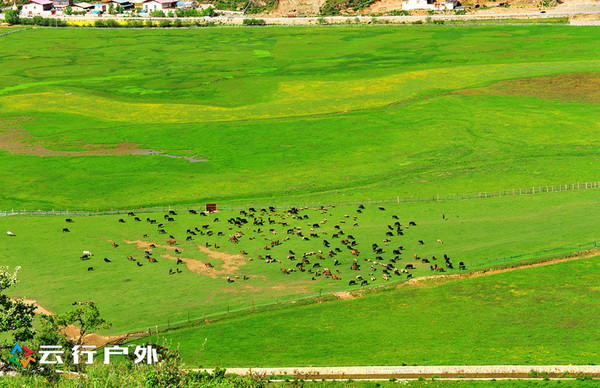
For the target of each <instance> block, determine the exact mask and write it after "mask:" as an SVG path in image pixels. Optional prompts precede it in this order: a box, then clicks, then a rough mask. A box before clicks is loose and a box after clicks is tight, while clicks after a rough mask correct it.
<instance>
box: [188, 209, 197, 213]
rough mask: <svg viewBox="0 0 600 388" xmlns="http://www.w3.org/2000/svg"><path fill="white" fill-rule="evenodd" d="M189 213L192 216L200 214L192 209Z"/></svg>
mask: <svg viewBox="0 0 600 388" xmlns="http://www.w3.org/2000/svg"><path fill="white" fill-rule="evenodd" d="M188 212H189V213H190V214H198V213H197V212H196V211H195V210H194V209H190V210H188Z"/></svg>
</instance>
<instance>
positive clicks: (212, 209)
mask: <svg viewBox="0 0 600 388" xmlns="http://www.w3.org/2000/svg"><path fill="white" fill-rule="evenodd" d="M206 211H207V212H209V213H212V212H216V211H217V204H216V203H207V204H206Z"/></svg>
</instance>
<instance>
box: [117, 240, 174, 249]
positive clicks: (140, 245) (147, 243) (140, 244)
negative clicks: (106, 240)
mask: <svg viewBox="0 0 600 388" xmlns="http://www.w3.org/2000/svg"><path fill="white" fill-rule="evenodd" d="M123 242H124V243H125V244H130V245H131V244H135V245H136V246H137V248H138V249H141V250H148V251H150V252H152V247H151V245H154V246H155V247H156V248H163V249H166V250H172V251H174V250H175V249H179V250H180V251H182V252H183V251H185V249H183V248H179V247H177V246H173V245H160V244H156V243H153V242H152V241H143V240H134V241H127V240H123Z"/></svg>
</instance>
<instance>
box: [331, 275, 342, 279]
mask: <svg viewBox="0 0 600 388" xmlns="http://www.w3.org/2000/svg"><path fill="white" fill-rule="evenodd" d="M331 278H332V279H333V280H342V278H341V277H339V276H338V275H331Z"/></svg>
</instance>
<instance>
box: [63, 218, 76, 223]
mask: <svg viewBox="0 0 600 388" xmlns="http://www.w3.org/2000/svg"><path fill="white" fill-rule="evenodd" d="M65 221H66V222H74V221H73V220H72V219H70V218H67V219H65Z"/></svg>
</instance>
